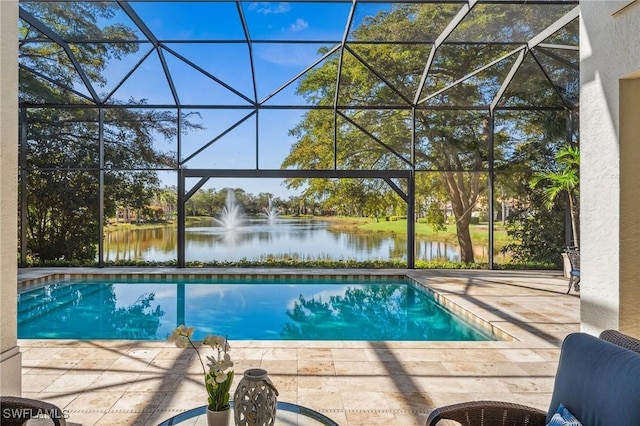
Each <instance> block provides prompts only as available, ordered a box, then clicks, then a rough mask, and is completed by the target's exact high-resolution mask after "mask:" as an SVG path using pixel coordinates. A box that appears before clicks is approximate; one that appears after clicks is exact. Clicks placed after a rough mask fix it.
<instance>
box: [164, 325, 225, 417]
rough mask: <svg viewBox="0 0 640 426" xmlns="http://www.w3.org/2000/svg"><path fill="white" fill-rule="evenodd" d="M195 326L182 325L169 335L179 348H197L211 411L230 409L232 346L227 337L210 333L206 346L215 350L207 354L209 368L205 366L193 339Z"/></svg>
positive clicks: (204, 343) (205, 339) (205, 340)
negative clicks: (230, 352)
mask: <svg viewBox="0 0 640 426" xmlns="http://www.w3.org/2000/svg"><path fill="white" fill-rule="evenodd" d="M194 330H195V328H194V327H186V326H184V325H180V326H178V327H176V329H175V330H173V332H172V333H171V335H170V336H169V339H168V340H169V341H170V342H174V343H175V345H176V346H177V347H179V348H186V347H187V346H188V345H189V346H191V347H192V348H193V349H195V351H196V354H198V359H199V360H200V365H202V371H203V373H204V384H205V386H206V388H207V394H208V395H209V399H208V403H207V408H209V410H211V411H224V410H228V409H229V408H230V407H231V406H230V405H229V397H230V394H229V390H230V389H231V383H232V382H233V370H231V367H233V361H231V357H230V356H229V351H230V350H231V347H230V346H229V342H228V340H227V338H226V337H222V336H214V335H208V336H206V337H205V338H204V340H203V341H202V344H203V345H205V346H210V347H211V349H213V351H214V356H207V360H208V362H207V367H208V369H207V368H205V366H204V362H203V361H202V356H201V355H200V351H199V350H198V348H197V347H196V345H195V344H194V342H193V340H192V336H193V332H194Z"/></svg>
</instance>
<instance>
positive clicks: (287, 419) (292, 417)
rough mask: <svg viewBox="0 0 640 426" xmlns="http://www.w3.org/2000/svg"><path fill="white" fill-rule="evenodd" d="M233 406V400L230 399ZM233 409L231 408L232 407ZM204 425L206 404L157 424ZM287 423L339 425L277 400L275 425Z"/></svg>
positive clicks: (169, 425) (321, 415)
mask: <svg viewBox="0 0 640 426" xmlns="http://www.w3.org/2000/svg"><path fill="white" fill-rule="evenodd" d="M231 405H232V406H233V401H231ZM232 409H233V408H232ZM178 424H179V425H180V426H196V425H197V426H202V425H204V426H206V425H207V414H206V406H202V407H198V408H193V409H191V410H189V411H185V412H184V413H180V414H178V415H176V416H173V417H171V418H170V419H167V420H165V421H164V422H162V423H160V424H159V425H158V426H171V425H178ZM234 425H235V423H234V421H233V413H231V416H230V420H229V426H234ZM278 425H287V426H321V425H324V426H339V425H338V423H336V422H335V421H333V420H331V419H330V418H329V417H327V416H325V415H324V414H321V413H318V412H317V411H314V410H312V409H310V408H307V407H303V406H301V405H296V404H291V403H289V402H281V401H278V405H277V409H276V422H275V426H278Z"/></svg>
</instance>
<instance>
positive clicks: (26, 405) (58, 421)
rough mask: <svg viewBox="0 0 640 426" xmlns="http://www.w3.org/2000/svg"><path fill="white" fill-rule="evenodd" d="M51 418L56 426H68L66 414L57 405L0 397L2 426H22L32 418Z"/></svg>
mask: <svg viewBox="0 0 640 426" xmlns="http://www.w3.org/2000/svg"><path fill="white" fill-rule="evenodd" d="M46 417H49V418H50V419H51V421H52V422H53V424H54V425H56V426H66V424H67V422H66V420H65V414H64V412H63V411H62V410H61V409H60V408H59V407H58V406H56V405H54V404H51V403H48V402H45V401H40V400H37V399H30V398H21V397H19V396H0V425H2V426H22V425H26V424H27V421H29V419H32V418H46Z"/></svg>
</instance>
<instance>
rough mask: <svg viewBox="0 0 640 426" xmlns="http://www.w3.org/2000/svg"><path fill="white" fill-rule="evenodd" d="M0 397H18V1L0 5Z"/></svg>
mask: <svg viewBox="0 0 640 426" xmlns="http://www.w3.org/2000/svg"><path fill="white" fill-rule="evenodd" d="M0 89H1V90H0V93H2V95H1V96H0V318H1V321H2V322H1V324H2V328H1V330H0V393H2V394H3V395H20V392H21V385H20V377H21V375H20V368H21V357H20V353H19V351H18V348H17V346H16V344H17V342H16V327H17V326H16V288H17V286H16V282H17V270H16V264H17V262H16V249H17V220H18V219H17V218H18V209H17V199H18V182H17V178H16V177H17V173H18V2H17V1H14V0H1V1H0Z"/></svg>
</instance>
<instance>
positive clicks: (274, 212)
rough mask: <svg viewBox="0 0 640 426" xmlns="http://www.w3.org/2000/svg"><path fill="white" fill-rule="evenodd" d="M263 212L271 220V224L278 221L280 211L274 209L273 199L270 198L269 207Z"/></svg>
mask: <svg viewBox="0 0 640 426" xmlns="http://www.w3.org/2000/svg"><path fill="white" fill-rule="evenodd" d="M263 210H264V212H263V213H262V214H263V215H264V216H265V217H266V218H267V219H268V220H269V222H272V221H274V220H276V219H277V218H278V216H279V215H280V213H279V212H278V209H276V208H275V207H273V199H272V198H271V197H270V198H269V207H265V208H264V209H263Z"/></svg>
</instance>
